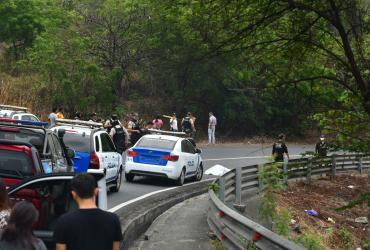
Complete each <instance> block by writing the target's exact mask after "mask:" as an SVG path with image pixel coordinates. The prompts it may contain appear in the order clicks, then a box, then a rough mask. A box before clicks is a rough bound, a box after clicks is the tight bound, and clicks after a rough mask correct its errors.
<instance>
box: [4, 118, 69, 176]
mask: <svg viewBox="0 0 370 250" xmlns="http://www.w3.org/2000/svg"><path fill="white" fill-rule="evenodd" d="M46 124H47V123H43V122H31V121H20V120H13V119H7V118H0V140H8V141H13V142H17V143H19V142H23V143H29V144H31V145H32V146H34V147H35V148H36V149H37V151H38V153H39V155H40V158H41V162H42V167H43V170H44V172H46V173H48V172H70V171H73V162H72V160H71V159H72V158H73V157H74V152H73V150H71V149H68V148H66V147H65V146H64V144H63V143H62V142H61V141H60V140H59V138H58V136H57V135H56V134H55V132H53V131H52V130H49V129H45V128H44V127H42V126H45V125H46Z"/></svg>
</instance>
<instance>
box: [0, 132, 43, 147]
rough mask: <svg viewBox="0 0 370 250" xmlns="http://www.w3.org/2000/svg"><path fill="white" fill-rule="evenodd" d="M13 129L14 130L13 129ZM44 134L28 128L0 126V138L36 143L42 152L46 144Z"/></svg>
mask: <svg viewBox="0 0 370 250" xmlns="http://www.w3.org/2000/svg"><path fill="white" fill-rule="evenodd" d="M12 129H13V130H14V131H12ZM44 138H45V137H44V134H42V132H39V133H38V132H36V131H32V130H28V129H21V128H19V129H18V128H13V127H10V128H7V127H4V128H2V127H0V139H1V140H10V141H17V142H26V143H30V144H32V145H34V146H35V147H36V148H37V149H38V150H39V151H40V152H42V150H43V146H44Z"/></svg>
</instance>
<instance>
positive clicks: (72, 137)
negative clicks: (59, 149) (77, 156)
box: [63, 132, 90, 152]
mask: <svg viewBox="0 0 370 250" xmlns="http://www.w3.org/2000/svg"><path fill="white" fill-rule="evenodd" d="M63 141H64V144H65V145H66V146H67V147H68V148H70V149H73V150H74V151H76V152H90V136H89V135H86V134H84V133H83V134H79V133H68V132H66V133H65V134H64V136H63Z"/></svg>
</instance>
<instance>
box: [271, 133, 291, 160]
mask: <svg viewBox="0 0 370 250" xmlns="http://www.w3.org/2000/svg"><path fill="white" fill-rule="evenodd" d="M284 141H285V135H284V134H280V135H279V137H278V141H277V142H275V143H274V145H273V146H272V157H273V158H274V160H275V162H284V154H286V156H287V158H288V160H289V153H288V147H287V146H286V145H285V142H284Z"/></svg>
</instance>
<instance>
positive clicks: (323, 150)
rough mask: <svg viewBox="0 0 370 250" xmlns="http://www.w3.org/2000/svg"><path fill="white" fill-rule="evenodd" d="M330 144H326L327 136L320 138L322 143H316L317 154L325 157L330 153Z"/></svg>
mask: <svg viewBox="0 0 370 250" xmlns="http://www.w3.org/2000/svg"><path fill="white" fill-rule="evenodd" d="M328 148H329V147H328V144H326V141H325V136H324V135H321V136H320V141H319V142H318V143H316V147H315V153H316V154H317V155H318V156H320V157H325V156H326V155H327V153H328Z"/></svg>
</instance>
